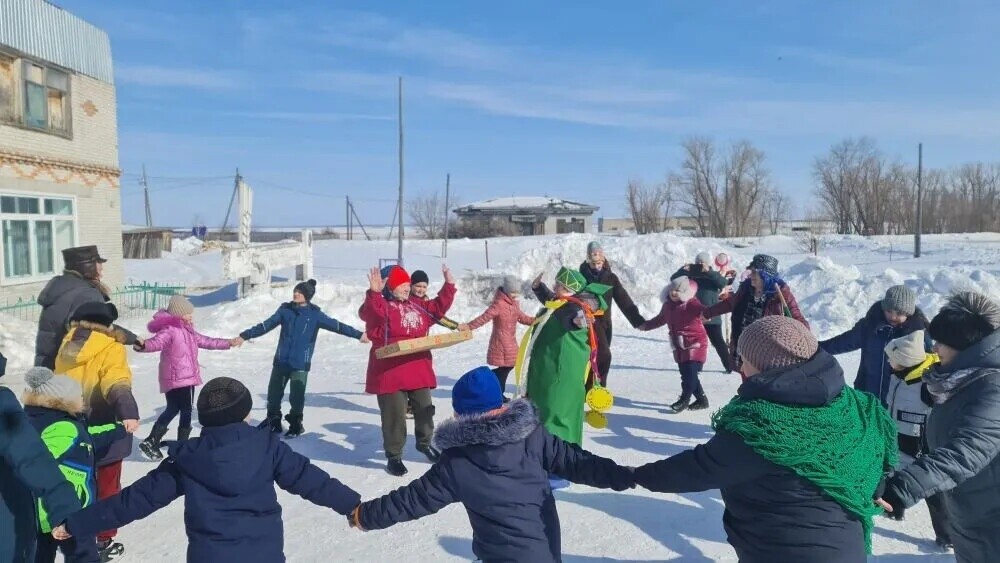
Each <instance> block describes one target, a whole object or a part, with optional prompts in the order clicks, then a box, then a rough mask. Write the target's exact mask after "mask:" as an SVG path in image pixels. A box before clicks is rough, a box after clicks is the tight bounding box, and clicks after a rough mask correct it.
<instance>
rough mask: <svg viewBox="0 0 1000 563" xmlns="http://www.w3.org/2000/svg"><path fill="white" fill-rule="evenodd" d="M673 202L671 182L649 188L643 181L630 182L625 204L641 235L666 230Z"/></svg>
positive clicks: (626, 191)
mask: <svg viewBox="0 0 1000 563" xmlns="http://www.w3.org/2000/svg"><path fill="white" fill-rule="evenodd" d="M673 201H674V197H673V189H672V185H671V184H670V183H669V182H667V183H663V184H659V185H656V186H647V185H645V184H643V182H642V180H629V183H628V186H627V187H626V189H625V203H626V205H627V206H628V210H629V213H630V214H631V216H632V222H633V223H634V224H635V231H636V232H637V233H638V234H640V235H644V234H648V233H659V232H662V231H664V230H666V228H667V225H668V223H669V220H670V212H671V208H672V207H673Z"/></svg>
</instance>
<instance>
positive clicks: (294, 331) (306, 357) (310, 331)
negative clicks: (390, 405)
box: [233, 280, 368, 438]
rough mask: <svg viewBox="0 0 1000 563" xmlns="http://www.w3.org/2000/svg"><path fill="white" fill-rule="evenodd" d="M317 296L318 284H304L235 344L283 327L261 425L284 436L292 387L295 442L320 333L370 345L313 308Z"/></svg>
mask: <svg viewBox="0 0 1000 563" xmlns="http://www.w3.org/2000/svg"><path fill="white" fill-rule="evenodd" d="M315 295H316V280H309V281H304V282H301V283H299V284H297V285H296V286H295V289H294V290H293V291H292V301H291V302H289V303H285V304H284V305H282V306H281V307H278V310H277V311H275V313H274V314H273V315H271V316H270V317H269V318H268V319H267V320H265V321H264V322H262V323H260V324H258V325H254V326H253V327H251V328H248V329H247V330H244V331H243V332H242V333H240V336H239V338H236V339H234V340H233V344H234V345H235V346H239V345H241V344H242V343H243V341H245V340H252V339H254V338H260V337H261V336H264V335H265V334H267V333H269V332H271V331H272V330H274V329H275V328H277V327H279V326H280V327H281V335H280V336H279V337H278V349H277V351H275V353H274V367H273V368H272V369H271V381H270V382H269V383H268V385H267V418H266V419H265V420H264V422H262V423H261V426H266V427H268V428H270V429H271V431H272V432H275V433H279V434H280V433H281V432H282V431H284V428H282V426H281V400H282V398H284V396H285V387H288V386H289V382H290V383H291V391H290V393H289V395H288V402H289V403H290V404H291V410H290V411H289V413H288V416H286V417H285V420H286V421H288V432H286V433H285V436H286V437H288V438H294V437H296V436H299V435H301V434H302V433H303V432H304V431H305V428H304V427H303V426H302V413H303V411H304V410H305V404H306V382H307V381H308V379H309V368H310V367H311V365H312V355H313V349H314V348H315V346H316V337H317V336H318V335H319V331H320V329H323V330H329V331H331V332H336V333H337V334H342V335H344V336H346V337H348V338H355V339H357V340H359V341H360V342H361V343H362V344H364V343H367V342H368V337H367V336H366V335H365V334H364V333H362V332H361V331H359V330H358V329H356V328H354V327H351V326H348V325H346V324H344V323H342V322H340V321H338V320H337V319H334V318H332V317H328V316H327V315H326V314H324V313H323V311H322V310H321V309H320V308H319V307H317V306H316V305H313V304H312V298H313V297H314V296H315Z"/></svg>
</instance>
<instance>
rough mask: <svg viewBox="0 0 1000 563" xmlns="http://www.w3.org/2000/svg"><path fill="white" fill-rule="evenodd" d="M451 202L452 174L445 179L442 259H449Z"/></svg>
mask: <svg viewBox="0 0 1000 563" xmlns="http://www.w3.org/2000/svg"><path fill="white" fill-rule="evenodd" d="M450 200H451V173H450V172H449V173H448V175H447V176H445V179H444V250H443V251H442V252H441V257H442V258H447V257H448V209H449V208H448V205H449V202H450Z"/></svg>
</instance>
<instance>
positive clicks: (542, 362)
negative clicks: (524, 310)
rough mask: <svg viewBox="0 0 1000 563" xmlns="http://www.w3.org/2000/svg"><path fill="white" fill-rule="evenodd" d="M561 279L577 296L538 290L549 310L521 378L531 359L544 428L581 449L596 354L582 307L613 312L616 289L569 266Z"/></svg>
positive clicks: (530, 380) (531, 389)
mask: <svg viewBox="0 0 1000 563" xmlns="http://www.w3.org/2000/svg"><path fill="white" fill-rule="evenodd" d="M556 281H557V283H558V284H559V285H562V286H564V287H566V288H568V289H570V290H571V291H574V292H575V293H576V294H575V295H574V296H573V297H570V298H565V297H556V295H555V294H554V293H553V292H552V291H550V290H549V288H548V287H546V286H545V285H540V286H538V287H537V288H535V295H536V297H538V300H539V301H541V302H542V303H544V304H545V306H544V308H543V309H542V310H541V311H540V312H539V313H538V315H537V316H536V317H535V322H534V324H533V325H532V327H531V330H529V332H528V333H527V334H526V335H525V336H524V339H525V340H524V341H523V343H522V346H521V350H520V351H519V354H518V365H517V374H518V377H520V374H521V373H522V370H523V368H524V365H523V363H524V360H525V358H527V360H528V366H527V382H526V385H525V387H526V395H527V397H528V398H529V399H531V401H532V402H533V403H535V405H536V406H537V407H538V413H539V416H540V418H541V422H542V425H543V426H544V427H545V429H546V430H548V431H549V432H551V433H552V434H553V435H555V436H557V437H559V438H561V439H563V440H565V441H567V442H570V443H572V444H577V445H579V444H581V443H582V442H583V406H584V399H585V397H586V394H587V391H586V387H585V386H586V383H587V376H588V374H589V373H590V369H591V359H592V357H593V354H594V352H595V350H596V342H595V341H594V339H593V338H592V335H591V330H590V329H589V328H588V324H587V323H586V322H585V321H586V313H585V311H584V308H583V307H582V306H581V303H583V304H586V306H587V308H588V309H590V312H591V314H593V315H601V314H604V313H605V312H606V311H607V308H608V306H607V303H606V302H605V300H604V294H605V293H607V291H608V290H610V289H611V288H610V287H609V286H606V285H602V284H590V285H586V280H585V279H584V278H583V275H582V274H580V273H579V272H578V271H575V270H569V269H567V268H563V269H561V270H560V271H559V274H558V275H557V276H556ZM580 325H582V326H580Z"/></svg>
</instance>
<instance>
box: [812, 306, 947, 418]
mask: <svg viewBox="0 0 1000 563" xmlns="http://www.w3.org/2000/svg"><path fill="white" fill-rule="evenodd" d="M926 327H927V317H925V316H924V313H923V312H922V311H921V310H920V309H919V308H918V309H917V310H916V312H915V313H914V314H913V315H910V317H909V318H907V319H906V322H904V323H903V324H901V325H900V326H892V325H891V324H889V322H888V321H886V320H885V313H884V312H883V311H882V303H881V302H878V303H875V304H874V305H872V306H871V308H870V309H868V314H866V315H865V317H864V318H863V319H861V320H860V321H858V322H857V323H855V325H854V328H852V329H850V330H848V331H847V332H845V333H843V334H841V335H838V336H834V337H833V338H831V339H829V340H824V341H822V342H820V343H819V346H820V348H822V349H824V350H826V351H827V352H829V353H830V354H834V355H837V354H845V353H847V352H853V351H855V350H858V349H860V350H861V364H860V365H859V366H858V376H857V378H856V379H855V380H854V388H855V389H857V390H859V391H867V392H869V393H871V394H872V395H875V396H876V397H878V398H879V399H880V400H881V401H882V404H883V405H885V404H886V395H887V394H888V393H889V384H890V383H891V382H892V368H890V367H889V360H888V358H887V357H886V355H885V347H886V346H887V345H888V344H889V342H891V341H893V340H895V339H897V338H901V337H903V336H906V335H907V334H910V333H912V332H916V331H918V330H924V329H925V328H926ZM924 334H925V337H924V341H925V342H924V348H925V351H926V352H930V350H931V338H930V334H929V333H924Z"/></svg>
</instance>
